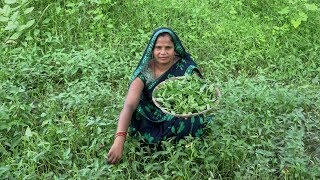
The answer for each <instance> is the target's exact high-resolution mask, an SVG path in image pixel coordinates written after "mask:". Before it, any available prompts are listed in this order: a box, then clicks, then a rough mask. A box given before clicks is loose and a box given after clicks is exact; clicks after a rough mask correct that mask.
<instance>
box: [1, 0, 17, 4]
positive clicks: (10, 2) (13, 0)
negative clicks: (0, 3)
mask: <svg viewBox="0 0 320 180" xmlns="http://www.w3.org/2000/svg"><path fill="white" fill-rule="evenodd" d="M16 2H17V0H4V3H5V4H14V3H16Z"/></svg>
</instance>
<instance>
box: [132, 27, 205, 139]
mask: <svg viewBox="0 0 320 180" xmlns="http://www.w3.org/2000/svg"><path fill="white" fill-rule="evenodd" d="M161 33H169V34H170V36H171V37H172V40H173V42H174V47H175V52H176V58H177V59H178V60H177V61H176V62H175V64H174V65H172V66H171V67H170V68H169V69H168V70H167V71H166V72H165V73H164V74H162V75H161V76H160V77H159V78H157V79H153V78H152V75H151V74H152V73H151V72H152V70H151V69H150V65H149V63H150V61H151V60H152V50H153V46H154V44H155V42H156V40H157V37H158V35H159V34H161ZM195 72H196V73H198V74H200V72H199V70H198V68H197V65H196V63H195V62H194V61H193V60H192V58H191V57H190V55H189V54H188V53H187V52H186V51H185V49H184V47H183V46H182V44H181V42H180V40H179V38H178V36H177V35H176V34H175V33H174V32H173V31H172V30H171V29H168V28H159V29H157V30H156V31H155V32H154V33H153V35H152V36H151V39H150V41H149V44H148V46H147V48H146V50H145V52H144V54H143V56H142V58H141V60H140V62H139V65H138V67H137V68H136V70H135V71H134V73H133V75H132V77H131V80H130V83H131V82H132V81H133V80H134V79H135V78H140V79H141V80H142V81H143V83H144V89H143V92H142V95H141V97H140V102H139V105H138V107H137V109H136V111H135V112H134V114H133V116H132V119H131V123H130V133H131V135H134V136H135V135H142V137H143V138H144V140H145V142H146V143H149V144H153V143H159V142H160V141H163V140H167V139H168V138H174V139H175V140H179V139H181V138H183V137H185V136H188V135H191V136H196V137H199V136H201V135H202V134H203V131H202V129H203V128H204V126H205V121H204V117H203V116H202V115H200V116H194V117H190V118H187V119H184V118H178V117H174V116H172V115H169V114H165V113H163V112H162V111H161V110H160V109H159V108H158V107H157V106H156V105H155V104H154V103H153V101H152V91H153V89H154V88H155V87H156V86H157V85H158V84H159V83H161V82H162V81H164V80H166V79H168V78H170V77H177V76H184V75H186V74H193V73H195ZM200 75H201V74H200Z"/></svg>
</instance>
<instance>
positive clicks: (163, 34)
mask: <svg viewBox="0 0 320 180" xmlns="http://www.w3.org/2000/svg"><path fill="white" fill-rule="evenodd" d="M160 36H161V37H163V36H169V37H170V40H171V42H173V39H172V37H171V35H170V34H169V33H167V32H162V33H160V34H159V35H158V37H157V39H156V41H157V40H158V38H159V37H160Z"/></svg>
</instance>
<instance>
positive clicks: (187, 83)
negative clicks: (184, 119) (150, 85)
mask: <svg viewBox="0 0 320 180" xmlns="http://www.w3.org/2000/svg"><path fill="white" fill-rule="evenodd" d="M153 97H154V99H155V100H156V101H157V102H158V103H159V104H160V106H161V108H163V109H164V110H166V111H168V112H170V113H172V114H193V113H200V112H203V111H205V110H209V109H211V108H212V107H214V106H215V102H216V100H217V97H216V93H215V86H214V84H209V83H208V82H207V81H205V80H203V79H201V78H199V77H198V76H194V75H187V76H183V77H178V78H172V79H169V80H167V81H165V82H163V83H161V84H159V86H158V87H156V89H155V91H154V94H153Z"/></svg>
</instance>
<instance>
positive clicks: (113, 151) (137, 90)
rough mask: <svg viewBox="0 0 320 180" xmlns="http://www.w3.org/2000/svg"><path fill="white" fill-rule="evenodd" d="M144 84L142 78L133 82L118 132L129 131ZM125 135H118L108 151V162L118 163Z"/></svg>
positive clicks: (122, 111)
mask: <svg viewBox="0 0 320 180" xmlns="http://www.w3.org/2000/svg"><path fill="white" fill-rule="evenodd" d="M143 87H144V84H143V81H142V80H141V79H140V78H136V79H135V80H133V82H132V83H131V85H130V87H129V90H128V94H127V97H126V100H125V103H124V106H123V108H122V110H121V112H120V116H119V121H118V127H117V132H127V131H128V127H129V123H130V120H131V117H132V114H133V112H134V111H135V110H136V109H137V107H138V104H139V101H140V96H141V93H142V90H143ZM124 142H125V137H123V136H117V137H116V138H115V140H114V142H113V145H112V147H111V148H110V150H109V153H108V160H107V161H108V163H111V164H114V163H117V162H118V161H119V160H120V159H121V157H122V152H123V146H124Z"/></svg>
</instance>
